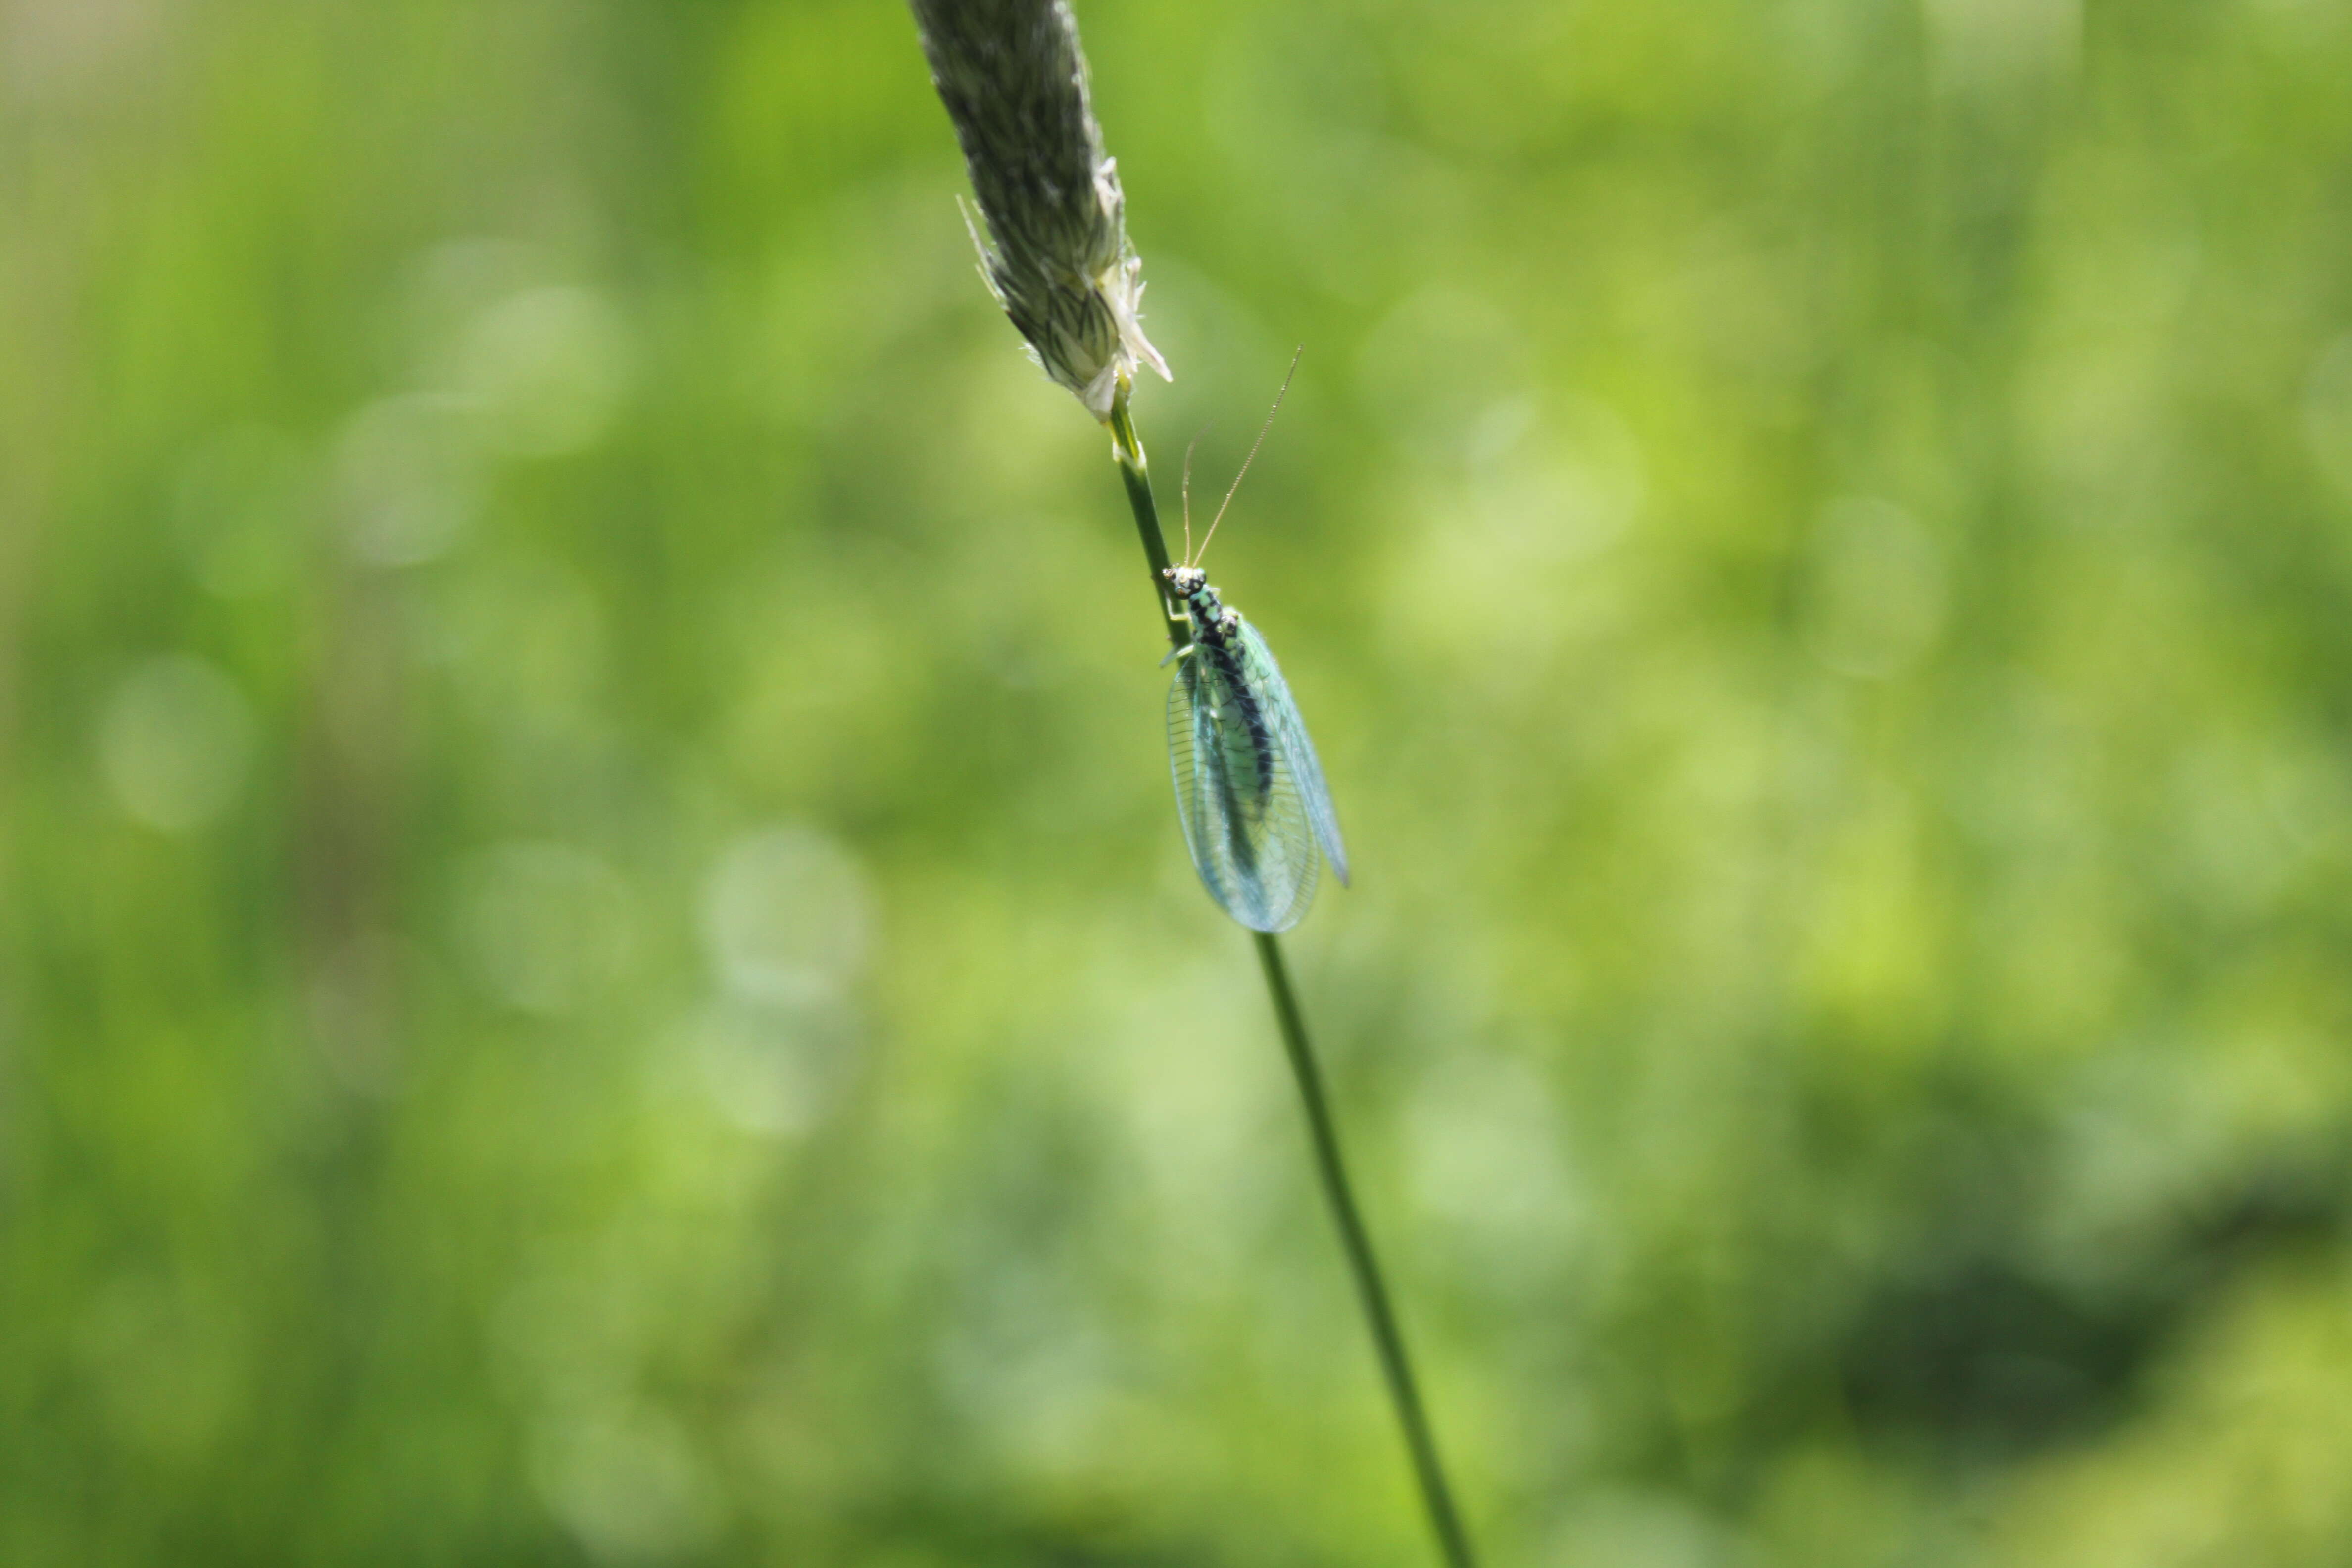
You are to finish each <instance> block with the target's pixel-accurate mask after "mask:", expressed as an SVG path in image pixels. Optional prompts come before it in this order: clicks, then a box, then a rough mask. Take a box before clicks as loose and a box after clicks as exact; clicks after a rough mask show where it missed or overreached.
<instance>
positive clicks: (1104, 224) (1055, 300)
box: [910, 0, 1168, 421]
mask: <svg viewBox="0 0 2352 1568" xmlns="http://www.w3.org/2000/svg"><path fill="white" fill-rule="evenodd" d="M910 3H911V5H912V6H913V9H914V13H915V24H916V26H917V28H918V29H919V31H920V33H921V35H922V40H923V54H924V56H925V58H928V59H929V61H930V66H931V82H932V85H934V86H935V87H937V88H938V89H939V93H940V101H941V102H942V103H944V104H946V105H947V110H948V118H949V119H950V120H952V121H954V122H955V130H956V140H957V141H958V142H961V144H962V146H963V155H964V163H965V164H966V165H967V166H968V167H969V168H970V170H971V188H972V194H973V195H974V196H975V197H977V198H978V200H979V203H980V210H981V215H982V217H984V218H985V219H986V220H987V223H988V233H989V236H990V237H991V238H992V240H993V241H994V242H995V243H994V245H993V247H992V246H991V245H989V244H988V243H987V242H986V241H983V240H982V238H981V237H980V234H979V232H978V230H977V229H975V230H974V231H973V234H972V243H973V244H974V245H975V246H976V247H978V248H979V250H980V270H981V276H982V278H984V279H987V282H988V287H989V289H990V291H991V292H992V293H993V294H994V295H995V296H996V302H997V303H998V304H1000V305H1002V306H1003V308H1004V313H1005V314H1006V315H1007V316H1009V317H1011V318H1012V320H1013V325H1014V326H1015V327H1018V328H1019V329H1020V330H1021V335H1022V336H1023V337H1024V338H1026V339H1027V340H1028V341H1029V346H1030V348H1031V350H1032V351H1034V353H1035V354H1036V356H1037V360H1038V363H1041V364H1042V365H1044V366H1045V374H1048V375H1050V376H1052V377H1053V378H1054V379H1055V381H1057V382H1059V383H1061V384H1062V385H1064V386H1066V387H1067V388H1069V389H1070V391H1071V392H1072V393H1074V394H1076V396H1077V399H1078V401H1079V402H1081V403H1083V404H1085V405H1087V412H1089V413H1091V414H1092V415H1093V416H1095V417H1096V418H1097V419H1100V420H1105V421H1108V419H1109V418H1110V411H1111V405H1112V403H1113V402H1114V401H1115V400H1116V399H1117V397H1118V394H1119V391H1120V389H1121V388H1123V387H1124V386H1126V385H1127V384H1129V382H1130V381H1132V380H1133V378H1134V375H1135V369H1136V366H1138V365H1139V364H1148V365H1150V367H1151V368H1152V369H1154V370H1156V371H1158V372H1159V373H1160V375H1161V376H1163V377H1165V376H1167V375H1168V364H1167V362H1166V361H1164V360H1162V359H1161V358H1160V351H1159V350H1157V349H1155V348H1153V347H1152V346H1151V343H1150V340H1148V339H1147V338H1145V337H1144V335H1143V321H1142V314H1141V308H1142V304H1143V279H1142V271H1143V262H1142V260H1141V258H1139V257H1138V256H1137V255H1136V254H1135V248H1134V247H1132V246H1131V245H1129V243H1128V239H1127V199H1126V197H1125V196H1124V195H1122V194H1121V193H1120V191H1119V185H1118V164H1117V163H1116V161H1115V160H1113V159H1112V158H1111V157H1110V156H1109V155H1108V154H1107V153H1105V152H1104V151H1103V141H1102V127H1101V126H1099V125H1097V123H1096V122H1095V116H1094V109H1093V105H1092V103H1091V102H1090V101H1089V100H1088V96H1087V59H1086V56H1085V54H1084V53H1083V52H1082V51H1081V50H1080V49H1079V47H1078V26H1077V22H1076V18H1074V17H1073V16H1071V15H1070V8H1069V6H1068V5H1067V4H1066V3H1065V0H910Z"/></svg>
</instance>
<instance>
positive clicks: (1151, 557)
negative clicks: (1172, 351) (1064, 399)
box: [1110, 386, 1192, 653]
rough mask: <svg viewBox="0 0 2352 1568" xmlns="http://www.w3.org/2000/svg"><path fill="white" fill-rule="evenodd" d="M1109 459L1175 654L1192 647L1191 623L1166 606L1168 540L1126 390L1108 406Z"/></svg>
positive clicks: (1155, 600)
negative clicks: (1120, 481)
mask: <svg viewBox="0 0 2352 1568" xmlns="http://www.w3.org/2000/svg"><path fill="white" fill-rule="evenodd" d="M1110 445H1111V455H1112V456H1114V457H1116V458H1118V477H1119V478H1120V479H1124V480H1126V481H1127V504H1128V505H1129V507H1131V508H1133V509H1134V511H1135V531H1136V532H1137V533H1138V534H1139V535H1140V536H1141V538H1142V540H1143V555H1144V559H1145V560H1147V561H1149V562H1150V563H1151V600H1152V603H1154V604H1156V605H1159V606H1160V619H1161V620H1163V621H1165V622H1166V623H1167V625H1168V646H1169V647H1171V648H1173V649H1175V650H1176V651H1177V652H1179V653H1181V652H1182V651H1183V650H1184V649H1186V648H1188V647H1192V622H1190V621H1188V620H1186V619H1185V618H1184V617H1183V616H1180V615H1177V614H1176V613H1175V612H1174V611H1173V610H1172V609H1171V606H1170V605H1169V603H1168V564H1169V563H1168V540H1167V538H1166V536H1165V535H1163V534H1162V533H1161V532H1160V503H1159V502H1158V501H1155V500H1152V499H1151V468H1150V464H1149V463H1147V462H1146V461H1145V460H1144V457H1143V437H1140V436H1139V435H1137V434H1136V433H1135V416H1134V415H1132V414H1130V413H1129V412H1128V406H1127V389H1126V388H1125V387H1123V386H1122V387H1121V388H1119V392H1118V397H1117V399H1115V400H1114V401H1113V402H1112V404H1111V405H1110Z"/></svg>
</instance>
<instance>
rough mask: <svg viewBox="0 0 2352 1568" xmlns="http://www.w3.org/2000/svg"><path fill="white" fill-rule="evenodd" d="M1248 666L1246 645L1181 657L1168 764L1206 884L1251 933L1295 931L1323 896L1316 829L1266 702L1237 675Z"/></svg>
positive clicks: (1174, 682)
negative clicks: (1228, 653)
mask: <svg viewBox="0 0 2352 1568" xmlns="http://www.w3.org/2000/svg"><path fill="white" fill-rule="evenodd" d="M1246 668H1247V658H1246V656H1245V654H1243V653H1242V652H1240V651H1239V650H1236V652H1235V653H1234V654H1233V655H1231V656H1225V657H1220V656H1219V654H1218V653H1217V651H1216V650H1213V649H1210V648H1206V647H1199V646H1196V647H1194V648H1193V649H1192V652H1191V653H1190V654H1189V655H1188V656H1187V657H1186V658H1183V659H1181V661H1179V663H1178V664H1177V667H1176V674H1175V677H1174V679H1171V681H1170V682H1169V683H1168V768H1169V773H1171V776H1172V777H1173V778H1174V780H1175V784H1176V816H1177V820H1178V821H1179V822H1180V823H1181V824H1182V826H1183V829H1184V847H1186V848H1187V849H1188V850H1190V851H1191V852H1192V868H1193V869H1194V870H1196V871H1198V872H1199V873H1200V874H1201V885H1202V887H1204V888H1206V889H1209V896H1210V897H1211V898H1213V899H1214V900H1217V903H1218V905H1219V906H1220V907H1221V908H1223V910H1224V911H1225V912H1226V913H1227V914H1229V915H1231V916H1233V917H1234V919H1235V920H1237V921H1241V922H1242V924H1244V925H1245V926H1247V927H1249V928H1250V929H1251V930H1252V931H1288V930H1289V929H1290V928H1291V927H1292V926H1295V925H1297V923H1298V921H1299V920H1300V919H1301V917H1303V916H1304V915H1305V914H1306V913H1307V905H1309V904H1311V903H1313V902H1314V901H1315V876H1316V861H1317V859H1318V856H1317V854H1316V848H1315V839H1316V836H1315V828H1314V826H1312V824H1311V823H1310V821H1309V819H1308V815H1307V807H1306V805H1304V803H1303V802H1302V800H1301V798H1300V795H1299V784H1298V774H1297V770H1296V769H1295V768H1294V766H1293V765H1292V763H1291V756H1290V752H1289V750H1288V748H1287V747H1286V746H1285V744H1284V743H1283V742H1282V740H1281V737H1280V734H1279V732H1278V731H1277V730H1276V727H1275V725H1274V724H1273V723H1272V722H1271V721H1270V715H1269V714H1268V712H1267V710H1266V706H1265V701H1264V700H1263V698H1262V697H1261V696H1260V695H1259V694H1258V693H1255V692H1254V691H1253V690H1251V689H1249V687H1248V686H1247V684H1246V682H1245V681H1244V680H1243V679H1238V678H1239V677H1240V676H1242V674H1243V673H1244V671H1245V670H1246ZM1310 756H1311V753H1310ZM1318 787H1319V780H1318Z"/></svg>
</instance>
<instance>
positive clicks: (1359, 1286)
mask: <svg viewBox="0 0 2352 1568" xmlns="http://www.w3.org/2000/svg"><path fill="white" fill-rule="evenodd" d="M1109 425H1110V432H1111V449H1112V452H1113V455H1114V456H1116V457H1117V458H1118V471H1119V477H1120V478H1121V479H1124V480H1125V481H1126V482H1127V500H1128V504H1129V506H1130V507H1132V508H1133V509H1134V511H1135V530H1136V532H1137V533H1138V534H1139V535H1140V536H1141V537H1142V540H1143V553H1144V555H1145V557H1146V558H1147V559H1148V560H1149V561H1150V563H1151V586H1152V597H1153V600H1154V602H1155V603H1157V604H1158V605H1159V606H1160V616H1161V618H1162V619H1164V620H1165V621H1166V622H1167V623H1168V640H1169V643H1170V644H1171V646H1172V647H1176V648H1178V649H1180V650H1181V648H1183V647H1185V646H1187V645H1188V644H1189V643H1190V642H1191V640H1192V632H1191V627H1190V625H1189V623H1187V622H1186V621H1185V619H1184V617H1183V616H1171V615H1170V614H1169V606H1168V596H1167V586H1166V585H1167V578H1166V577H1165V576H1164V575H1163V574H1164V573H1165V572H1166V571H1167V569H1168V542H1167V540H1166V539H1165V538H1164V537H1163V536H1162V535H1161V533H1160V508H1159V506H1158V503H1156V502H1155V501H1154V500H1152V497H1151V470H1150V467H1149V466H1148V465H1147V464H1146V462H1145V460H1144V456H1143V440H1142V437H1139V435H1137V434H1136V429H1135V418H1134V416H1133V415H1132V414H1131V413H1130V412H1129V408H1128V399H1127V392H1126V389H1125V388H1123V387H1122V388H1121V389H1120V391H1119V393H1118V396H1117V398H1116V399H1115V400H1114V401H1113V403H1112V404H1111V411H1110V419H1109ZM1251 934H1252V935H1253V937H1254V938H1255V941H1256V943H1257V957H1258V964H1259V966H1260V967H1261V968H1262V969H1264V970H1265V988H1266V993H1267V994H1268V995H1269V996H1271V997H1272V998H1273V1001H1274V1016H1275V1022H1276V1025H1277V1026H1279V1027H1280V1029H1281V1032H1282V1048H1283V1051H1284V1053H1285V1054H1286V1056H1288V1058H1290V1070H1291V1075H1292V1077H1293V1078H1294V1079H1297V1084H1298V1098H1299V1100H1300V1102H1301V1103H1302V1104H1303V1105H1304V1107H1305V1108H1306V1111H1307V1135H1308V1138H1309V1140H1310V1141H1311V1142H1312V1143H1313V1145H1314V1151H1315V1171H1316V1174H1317V1175H1318V1177H1320V1178H1321V1180H1322V1184H1323V1196H1324V1197H1325V1199H1326V1200H1328V1203H1329V1205H1330V1207H1331V1218H1332V1221H1333V1223H1334V1224H1336V1225H1337V1226H1339V1245H1340V1247H1341V1248H1342V1249H1343V1250H1344V1251H1345V1252H1346V1253H1347V1255H1348V1271H1349V1274H1350V1275H1351V1276H1352V1277H1353V1278H1354V1279H1355V1282H1356V1296H1357V1299H1358V1300H1359V1301H1360V1303H1361V1304H1362V1306H1363V1309H1364V1317H1365V1319H1366V1321H1368V1322H1369V1324H1370V1328H1371V1331H1372V1345H1373V1348H1374V1349H1375V1350H1376V1351H1377V1352H1379V1353H1380V1360H1381V1376H1382V1377H1383V1379H1384V1380H1385V1381H1386V1383H1387V1384H1388V1391H1389V1402H1390V1404H1391V1405H1394V1406H1395V1408H1396V1415H1397V1423H1398V1425H1399V1426H1402V1427H1403V1428H1404V1441H1405V1447H1406V1448H1407V1450H1408V1451H1409V1452H1410V1453H1411V1455H1412V1473H1413V1479H1414V1480H1415V1481H1416V1482H1418V1483H1419V1485H1420V1488H1421V1500H1422V1504H1423V1508H1425V1509H1426V1510H1427V1511H1428V1514H1429V1525H1430V1529H1431V1530H1432V1531H1433V1532H1434V1533H1435V1534H1436V1536H1437V1544H1438V1550H1439V1551H1440V1552H1441V1553H1443V1555H1444V1560H1445V1563H1446V1568H1476V1564H1477V1558H1476V1556H1475V1554H1474V1553H1473V1552H1471V1550H1470V1537H1469V1532H1468V1531H1465V1529H1464V1528H1463V1525H1462V1513H1461V1510H1459V1509H1458V1508H1456V1507H1455V1506H1454V1492H1453V1489H1452V1488H1451V1487H1449V1486H1448V1485H1447V1484H1446V1479H1445V1467H1444V1464H1443V1463H1442V1462H1441V1461H1440V1460H1439V1458H1438V1453H1437V1436H1436V1434H1435V1433H1434V1432H1433V1430H1432V1429H1431V1427H1430V1425H1429V1413H1428V1411H1427V1410H1426V1409H1425V1408H1423V1405H1422V1402H1421V1388H1420V1384H1419V1383H1418V1382H1417V1381H1416V1379H1415V1378H1414V1376H1413V1372H1412V1355H1411V1354H1410V1353H1408V1352H1406V1350H1405V1344H1404V1333H1403V1331H1402V1329H1400V1328H1399V1327H1398V1324H1397V1318H1396V1309H1395V1308H1394V1307H1393V1306H1391V1304H1390V1301H1389V1289H1388V1285H1387V1282H1386V1281H1385V1280H1384V1279H1382V1277H1381V1265H1380V1259H1379V1258H1377V1257H1376V1256H1375V1255H1374V1254H1373V1252H1372V1238H1371V1236H1370V1232H1368V1231H1366V1230H1365V1228H1364V1220H1363V1215H1362V1214H1361V1213H1360V1211H1359V1210H1358V1209H1357V1207H1356V1196H1355V1189H1354V1188H1353V1187H1352V1186H1351V1185H1350V1184H1349V1180H1348V1165H1347V1161H1346V1160H1345V1158H1343V1157H1342V1155H1341V1154H1340V1152H1339V1123H1338V1122H1337V1121H1334V1120H1333V1119H1332V1116H1331V1102H1330V1098H1329V1096H1328V1095H1327V1094H1326V1093H1325V1092H1324V1088H1323V1071H1322V1068H1319V1067H1318V1065H1317V1064H1316V1060H1315V1051H1314V1048H1313V1047H1311V1046H1309V1045H1308V1043H1307V1019H1306V1016H1305V1015H1303V1014H1302V1013H1301V1012H1300V1011H1299V1009H1298V997H1297V993H1296V992H1294V991H1293V990H1292V989H1291V985H1290V971H1289V969H1288V967H1287V966H1286V964H1285V963H1283V959H1282V944H1281V943H1280V942H1277V941H1276V939H1275V938H1273V937H1272V936H1269V935H1266V934H1265V933H1264V932H1262V931H1260V932H1253V933H1251Z"/></svg>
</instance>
